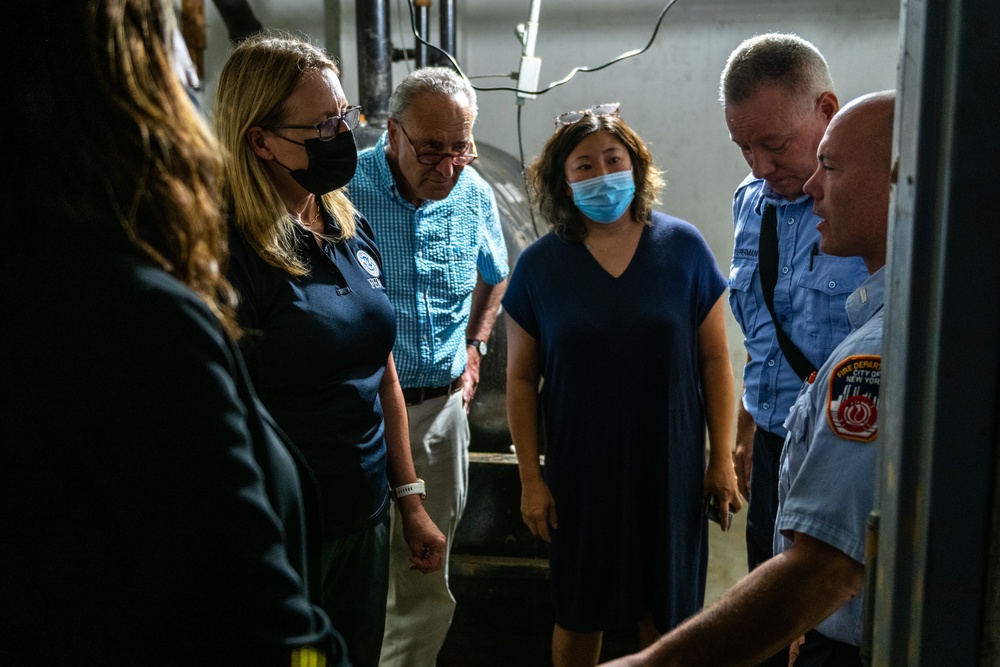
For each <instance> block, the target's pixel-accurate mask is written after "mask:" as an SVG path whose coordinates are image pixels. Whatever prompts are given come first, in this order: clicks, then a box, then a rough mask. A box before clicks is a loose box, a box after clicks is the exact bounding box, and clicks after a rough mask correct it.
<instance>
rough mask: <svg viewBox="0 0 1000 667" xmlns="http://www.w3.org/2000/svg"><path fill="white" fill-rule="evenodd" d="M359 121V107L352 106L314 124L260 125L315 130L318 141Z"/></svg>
mask: <svg viewBox="0 0 1000 667" xmlns="http://www.w3.org/2000/svg"><path fill="white" fill-rule="evenodd" d="M359 122H361V107H360V106H353V107H347V108H346V109H344V110H343V111H342V112H340V115H339V116H330V117H329V118H327V119H326V120H324V121H323V122H322V123H317V124H315V125H268V126H263V125H262V126H261V127H263V128H264V129H265V130H316V132H317V133H318V134H319V138H320V141H330V140H331V139H333V138H334V137H336V136H337V135H338V134H340V133H341V132H342V131H343V127H344V126H346V127H347V129H348V130H351V131H353V130H354V128H356V127H357V126H358V123H359Z"/></svg>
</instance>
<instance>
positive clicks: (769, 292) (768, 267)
mask: <svg viewBox="0 0 1000 667" xmlns="http://www.w3.org/2000/svg"><path fill="white" fill-rule="evenodd" d="M757 268H758V271H759V273H760V286H761V287H762V288H763V289H764V303H766V304H767V312H769V313H771V321H772V322H774V330H775V331H776V332H777V334H778V345H780V346H781V351H782V353H784V355H785V359H788V363H790V364H791V365H792V369H793V370H794V371H795V374H796V375H798V376H799V377H800V378H801V379H802V380H805V379H806V378H808V377H809V376H810V375H812V373H813V371H815V370H816V367H815V366H813V365H812V362H810V361H809V360H808V359H806V355H804V354H802V350H800V349H799V348H798V347H796V346H795V343H793V342H792V341H791V339H790V338H789V337H788V335H787V334H786V333H785V331H784V329H782V328H781V323H780V322H778V318H777V316H775V314H774V286H775V285H777V284H778V213H777V210H776V209H775V208H774V206H773V205H771V204H767V203H765V204H764V215H763V216H762V218H761V221H760V245H759V246H758V248H757Z"/></svg>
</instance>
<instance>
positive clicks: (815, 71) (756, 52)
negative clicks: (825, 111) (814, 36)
mask: <svg viewBox="0 0 1000 667" xmlns="http://www.w3.org/2000/svg"><path fill="white" fill-rule="evenodd" d="M764 83H772V84H775V85H777V86H779V87H781V88H783V89H784V90H785V91H787V92H788V93H790V94H791V95H792V97H794V98H795V99H797V100H801V101H802V102H803V103H808V104H809V105H810V107H811V105H812V103H813V102H814V101H815V100H816V98H818V97H819V96H820V95H822V94H823V93H825V92H827V91H829V92H833V78H832V77H831V76H830V68H829V67H828V66H827V64H826V59H825V58H824V57H823V54H822V53H820V52H819V49H817V48H816V47H815V46H813V44H812V43H811V42H808V41H806V40H804V39H802V38H801V37H799V36H797V35H792V34H783V33H775V32H771V33H767V34H764V35H757V36H756V37H751V38H750V39H747V40H744V42H743V43H742V44H740V45H739V46H738V47H736V49H735V50H734V51H733V52H732V53H731V54H729V60H727V61H726V66H725V68H724V69H723V70H722V77H721V79H720V81H719V101H720V102H722V104H723V106H725V105H729V104H739V103H740V102H745V101H746V100H748V99H750V98H751V97H752V96H753V95H754V94H756V92H757V89H758V87H759V86H760V85H761V84H764Z"/></svg>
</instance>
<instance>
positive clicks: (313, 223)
mask: <svg viewBox="0 0 1000 667" xmlns="http://www.w3.org/2000/svg"><path fill="white" fill-rule="evenodd" d="M298 222H299V226H300V227H302V228H303V229H306V230H308V231H310V232H313V233H314V234H320V233H322V232H323V224H322V223H321V222H320V219H319V204H317V205H316V213H315V214H313V217H312V220H310V221H309V222H305V221H304V220H302V218H298ZM317 224H318V225H319V229H317Z"/></svg>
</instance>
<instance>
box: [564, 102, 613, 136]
mask: <svg viewBox="0 0 1000 667" xmlns="http://www.w3.org/2000/svg"><path fill="white" fill-rule="evenodd" d="M620 107H621V102H609V103H607V104H595V105H594V106H592V107H590V108H589V109H580V110H579V111H567V112H566V113H561V114H559V115H558V116H556V117H555V122H556V129H557V130H558V129H559V128H560V127H562V126H563V125H572V124H573V123H578V122H580V121H581V120H583V119H584V118H586V117H587V116H617V115H618V109H619V108H620Z"/></svg>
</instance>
